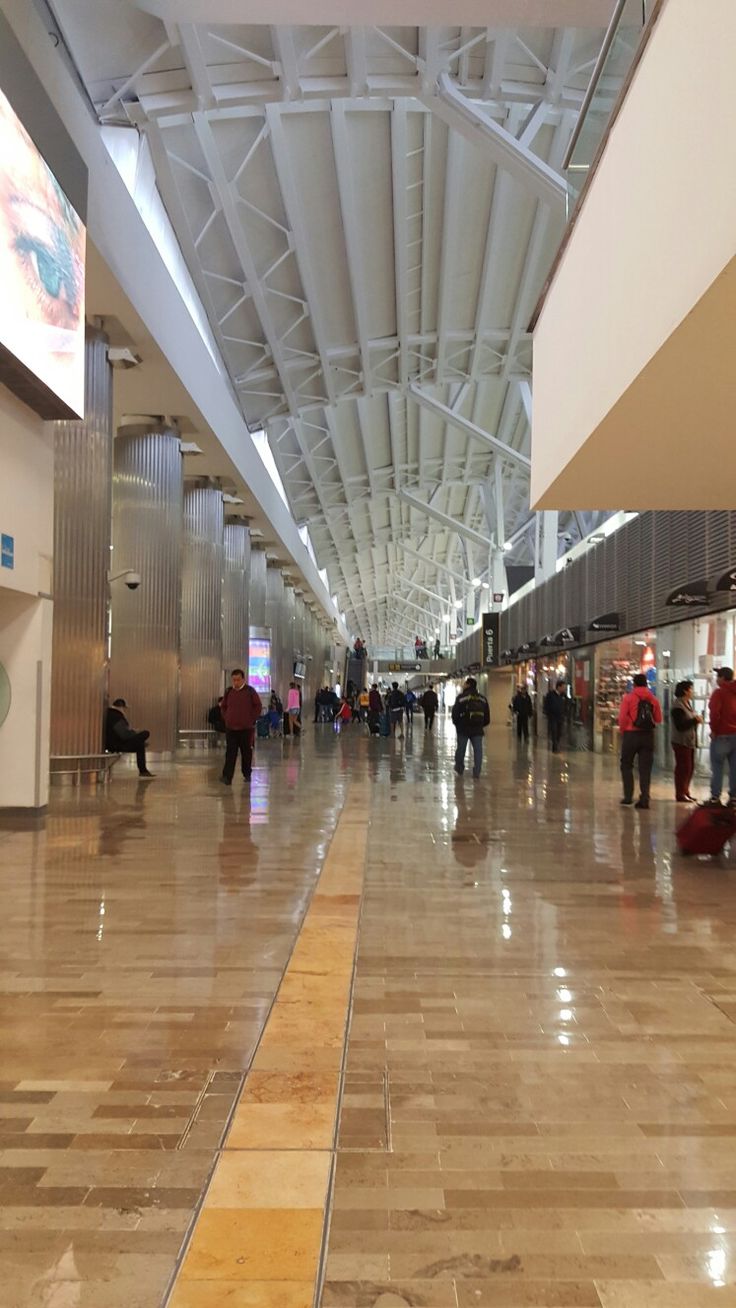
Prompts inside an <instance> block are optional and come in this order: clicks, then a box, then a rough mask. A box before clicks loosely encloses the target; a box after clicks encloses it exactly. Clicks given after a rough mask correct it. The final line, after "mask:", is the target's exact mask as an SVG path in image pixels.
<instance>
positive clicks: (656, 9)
mask: <svg viewBox="0 0 736 1308" xmlns="http://www.w3.org/2000/svg"><path fill="white" fill-rule="evenodd" d="M664 3H665V0H653V5H652V10H651V13H650V14H649V18H648V19H647V25H646V27H645V28H644V31H643V33H642V38H641V41H640V42H639V46H638V49H637V51H636V54H635V55H634V58H633V59H632V61H631V65H630V67H629V71H628V72H627V74H626V77H625V78H624V81H623V85H622V86H621V90H620V91H619V93H618V98H617V100H616V103H615V104H614V106H613V109H612V110H611V116H610V118H609V120H608V123H607V125H606V130H605V132H604V133H603V136H602V137H601V139H600V142H599V143H598V149H597V150H596V152H595V155H594V156H593V160H592V163H591V165H590V168H589V169H588V173H587V176H586V178H585V181H584V182H583V185H582V188H581V190H580V194H579V195H578V198H577V201H576V204H575V208H574V209H573V212H572V216H571V218H570V221H569V222H568V224H567V226H566V228H565V230H564V232H563V234H562V240H561V241H560V244H559V246H558V248H557V253H556V255H555V257H554V259H553V260H552V266H551V268H550V270H549V272H548V273H547V276H546V278H545V282H544V286H543V287H542V290H541V292H540V295H539V299H538V300H537V303H536V305H535V306H534V312H533V313H532V316H531V318H530V320H529V324H528V326H527V331H528V332H530V333H533V332H534V329H535V327H536V325H537V323H538V321H539V316H540V314H541V312H542V309H543V308H544V304H545V301H546V299H547V296H548V295H549V292H550V288H551V286H552V283H553V282H554V280H555V277H556V276H557V270H558V268H559V266H560V264H561V263H562V259H563V255H564V253H565V251H566V249H567V247H568V245H569V243H570V239H571V237H572V234H573V231H574V230H575V224H576V223H577V220H578V218H579V217H580V212H581V210H582V208H583V204H584V202H585V198H586V196H587V194H588V191H589V190H590V187H591V184H592V182H593V178H594V177H595V174H596V172H597V171H598V166H599V164H600V161H601V159H602V158H603V154H604V151H605V148H606V146H607V144H608V138H609V136H610V135H611V132H612V130H613V128H614V126H615V123H616V120H617V118H618V116H619V114H620V112H621V109H622V107H623V105H624V102H625V100H626V97H627V96H628V93H629V88H630V86H631V83H632V82H633V80H634V76H635V74H636V71H637V69H638V67H639V64H640V63H641V61H642V58H643V57H644V52H645V50H646V48H647V46H648V44H649V42H650V40H651V37H652V33H653V31H654V28H655V26H656V23H657V19H658V18H659V15H660V14H661V12H662V9H663V8H664Z"/></svg>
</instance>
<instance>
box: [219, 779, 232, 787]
mask: <svg viewBox="0 0 736 1308" xmlns="http://www.w3.org/2000/svg"><path fill="white" fill-rule="evenodd" d="M220 781H221V782H222V784H223V786H231V785H232V784H233V783H232V781H229V780H228V778H227V777H220Z"/></svg>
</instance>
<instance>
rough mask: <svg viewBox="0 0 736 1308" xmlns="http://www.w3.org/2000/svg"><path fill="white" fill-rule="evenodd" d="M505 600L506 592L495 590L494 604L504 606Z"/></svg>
mask: <svg viewBox="0 0 736 1308" xmlns="http://www.w3.org/2000/svg"><path fill="white" fill-rule="evenodd" d="M503 600H504V592H503V591H502V590H494V592H493V603H494V604H503Z"/></svg>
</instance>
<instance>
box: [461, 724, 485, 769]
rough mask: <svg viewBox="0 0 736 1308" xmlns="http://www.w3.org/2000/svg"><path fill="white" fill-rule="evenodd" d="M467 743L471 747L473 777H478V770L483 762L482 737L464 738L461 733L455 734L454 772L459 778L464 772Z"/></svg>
mask: <svg viewBox="0 0 736 1308" xmlns="http://www.w3.org/2000/svg"><path fill="white" fill-rule="evenodd" d="M468 741H470V743H471V745H472V746H473V776H474V777H479V776H480V768H481V764H482V762H483V737H482V736H465V735H463V733H462V731H458V733H457V749H456V750H455V771H456V772H458V773H459V774H460V775H461V776H462V774H463V772H464V771H465V751H466V750H467V748H468Z"/></svg>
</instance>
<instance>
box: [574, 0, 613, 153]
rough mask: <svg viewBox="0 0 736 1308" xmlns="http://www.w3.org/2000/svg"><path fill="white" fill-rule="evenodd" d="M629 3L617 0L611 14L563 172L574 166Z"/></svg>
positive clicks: (576, 122) (576, 121)
mask: <svg viewBox="0 0 736 1308" xmlns="http://www.w3.org/2000/svg"><path fill="white" fill-rule="evenodd" d="M628 3H629V0H616V8H615V9H614V11H613V13H612V14H611V21H610V23H609V24H608V27H607V28H606V35H605V36H604V38H603V45H602V46H601V48H600V50H599V52H598V58H597V59H596V61H595V65H594V67H593V71H592V73H591V74H590V81H589V82H588V89H587V91H586V92H585V95H584V96H583V103H582V104H581V106H580V112H579V113H578V116H577V119H576V120H575V126H574V128H573V133H572V136H571V137H570V142H569V144H568V147H567V149H566V151H565V157H564V159H563V160H562V172H563V173H564V172H567V170H568V168H571V167H572V164H571V160H572V156H573V154H574V151H575V146H576V145H577V143H578V141H579V140H580V134H581V132H582V130H583V124H584V123H585V118H586V115H587V112H588V110H589V108H590V105H591V101H592V99H593V96H594V95H595V93H596V91H597V89H598V83H599V81H600V80H601V76H602V75H603V69H604V68H605V66H606V60H607V59H608V55H609V53H610V50H611V46H612V45H613V43H614V41H615V39H616V33H617V31H618V28H619V23H620V22H621V19H622V18H623V16H624V10H625V9H626V6H627V5H628Z"/></svg>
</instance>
